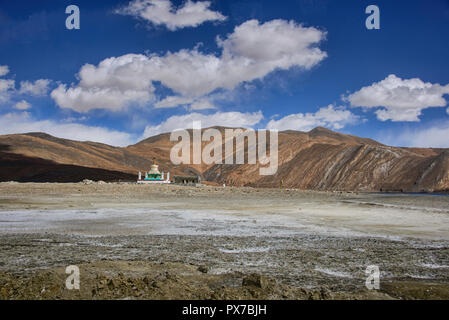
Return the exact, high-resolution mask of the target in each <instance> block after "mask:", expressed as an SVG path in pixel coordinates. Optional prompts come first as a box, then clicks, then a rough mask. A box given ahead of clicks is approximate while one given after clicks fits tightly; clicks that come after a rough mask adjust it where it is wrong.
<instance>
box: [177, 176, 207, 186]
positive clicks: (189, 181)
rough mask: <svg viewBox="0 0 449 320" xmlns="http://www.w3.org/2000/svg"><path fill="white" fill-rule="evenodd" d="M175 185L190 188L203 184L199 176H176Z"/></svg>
mask: <svg viewBox="0 0 449 320" xmlns="http://www.w3.org/2000/svg"><path fill="white" fill-rule="evenodd" d="M173 183H175V184H181V185H188V186H195V185H197V184H199V183H201V178H200V177H199V176H174V177H173Z"/></svg>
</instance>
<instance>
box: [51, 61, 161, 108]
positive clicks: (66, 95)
mask: <svg viewBox="0 0 449 320" xmlns="http://www.w3.org/2000/svg"><path fill="white" fill-rule="evenodd" d="M147 62H148V58H147V57H146V56H143V55H137V54H127V55H124V56H121V57H118V58H109V59H105V60H103V61H102V62H101V63H100V64H99V65H98V67H96V66H93V65H91V64H85V65H84V66H83V67H82V68H81V70H80V72H79V74H78V77H79V78H80V82H79V84H78V86H75V87H70V88H67V87H66V86H65V85H62V84H61V85H59V87H58V88H56V89H55V90H53V91H52V93H51V97H52V98H53V99H54V100H55V102H56V103H57V104H58V105H59V106H60V107H61V108H67V109H73V110H75V111H78V112H88V111H90V110H92V109H108V110H112V111H119V110H122V109H124V108H126V107H127V106H128V105H130V104H132V103H135V104H144V103H147V102H149V101H151V100H152V99H153V98H154V97H153V91H154V87H153V85H152V82H151V80H152V79H151V76H150V75H148V74H147V73H146V72H145V69H144V68H145V65H146V64H147Z"/></svg>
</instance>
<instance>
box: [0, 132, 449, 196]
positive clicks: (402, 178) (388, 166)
mask: <svg viewBox="0 0 449 320" xmlns="http://www.w3.org/2000/svg"><path fill="white" fill-rule="evenodd" d="M213 128H215V129H218V130H219V131H220V132H222V133H223V132H224V130H225V129H228V128H225V127H213ZM232 129H235V128H232ZM203 130H206V128H205V129H203ZM278 136H279V148H278V152H279V168H278V171H277V173H276V174H275V175H273V176H260V175H259V168H260V167H261V166H260V164H256V165H249V164H243V165H224V164H212V165H205V164H200V165H184V164H183V165H179V166H174V165H173V164H172V163H171V161H170V150H171V148H172V146H173V145H175V144H176V143H177V142H172V141H170V134H169V133H162V134H159V135H156V136H153V137H150V138H147V139H144V140H141V141H139V142H137V143H136V144H133V145H130V146H127V147H113V146H110V145H107V144H102V143H97V142H90V141H84V142H82V141H76V140H69V139H62V138H58V137H54V136H51V135H49V134H46V133H42V132H30V133H24V134H10V135H2V136H0V181H8V180H16V181H39V179H42V181H47V180H48V178H46V177H51V179H50V180H48V181H52V182H53V181H58V176H57V175H55V174H53V173H52V170H53V171H55V170H56V169H57V170H56V171H57V172H61V174H63V173H64V172H67V174H70V173H72V174H74V173H73V172H77V171H76V170H78V171H80V172H87V173H88V174H89V176H90V177H93V178H94V179H95V174H96V173H95V172H96V171H95V170H97V171H98V176H99V177H100V176H101V178H102V179H101V180H111V181H112V180H117V179H120V180H122V179H124V180H129V181H132V180H133V178H132V177H133V176H137V172H138V171H145V170H148V168H149V167H150V165H151V164H152V159H153V158H156V160H157V162H158V164H159V165H160V167H161V170H163V171H165V172H167V171H170V172H171V173H172V176H173V175H200V176H201V177H202V178H203V179H204V180H208V181H211V182H215V183H219V184H227V185H235V186H252V187H275V188H278V187H280V186H282V187H285V188H299V189H310V190H341V191H370V192H384V191H387V192H388V191H403V192H440V191H443V192H447V191H449V149H443V148H403V147H391V146H387V145H383V144H381V143H379V142H377V141H375V140H372V139H369V138H362V137H357V136H353V135H347V134H342V133H338V132H334V131H332V130H329V129H326V128H322V127H317V128H315V129H312V130H310V131H309V132H302V131H294V130H286V131H280V132H279V133H278ZM207 143H208V142H203V146H204V145H206V144H207ZM222 147H223V146H222ZM244 151H245V154H246V153H247V151H248V150H247V146H245V150H244ZM234 153H235V152H234ZM223 154H224V153H223ZM13 155H15V156H20V157H22V158H20V157H19V158H20V159H22V160H23V159H27V160H26V161H22V162H21V161H19V160H16V162H17V163H19V162H20V163H23V167H21V168H19V166H13V167H14V168H15V169H14V170H13V169H11V168H12V167H11V165H12V163H14V162H12V160H11V159H12V158H14V156H13ZM16 158H17V157H16ZM19 158H17V159H19ZM29 159H33V160H32V161H31V160H29ZM27 161H28V162H27ZM30 161H31V162H30ZM36 161H37V162H38V163H40V164H42V165H39V166H37V165H36V163H37V162H36ZM39 161H40V162H39ZM26 163H33V166H35V167H36V168H38V169H39V177H42V178H39V177H37V175H33V171H32V170H30V169H29V168H28V169H27V168H26V166H27V164H26ZM28 165H29V164H28ZM61 166H73V167H67V168H66V167H61ZM61 168H63V170H62V169H61ZM68 168H70V170H68ZM11 170H13V171H11ZM45 170H47V171H46V172H44V171H45ZM92 170H93V171H92ZM108 172H111V179H108ZM25 173H26V174H25ZM75 175H76V177H77V178H76V179H75V178H74V179H72V180H74V181H77V180H79V179H81V178H82V177H81V176H80V175H79V174H75ZM46 179H47V180H46ZM70 180H71V179H70V178H68V177H64V176H61V177H60V181H64V182H66V181H70ZM81 180H82V179H81Z"/></svg>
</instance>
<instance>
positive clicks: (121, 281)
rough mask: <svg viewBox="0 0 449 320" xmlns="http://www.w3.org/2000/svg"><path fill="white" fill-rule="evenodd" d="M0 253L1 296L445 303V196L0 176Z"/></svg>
mask: <svg viewBox="0 0 449 320" xmlns="http://www.w3.org/2000/svg"><path fill="white" fill-rule="evenodd" d="M0 248H1V250H0V298H1V299H449V197H448V196H447V195H436V194H434V195H424V194H401V193H398V194H383V193H359V192H320V191H302V190H297V189H285V188H284V189H279V188H277V189H274V188H272V189H269V188H264V189H261V188H251V187H222V186H197V187H187V186H176V185H166V186H164V185H152V186H148V185H136V184H132V183H105V182H92V181H86V182H84V183H83V182H81V183H16V182H5V183H0ZM69 265H76V266H78V267H79V269H80V290H68V289H67V288H66V285H65V281H66V278H67V277H68V275H67V274H66V273H65V268H66V267H67V266H69ZM371 265H375V266H378V267H379V270H380V288H379V290H368V289H367V287H366V279H367V277H368V275H367V273H366V268H367V267H368V266H371Z"/></svg>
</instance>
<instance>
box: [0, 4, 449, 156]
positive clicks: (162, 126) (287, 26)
mask: <svg viewBox="0 0 449 320" xmlns="http://www.w3.org/2000/svg"><path fill="white" fill-rule="evenodd" d="M22 2H23V3H29V2H27V1H22ZM48 2H52V1H48ZM81 2H82V3H81V4H80V8H81V9H80V10H81V15H82V17H83V18H82V19H85V20H87V21H88V22H87V23H86V24H88V25H89V23H90V25H89V27H85V25H86V24H82V27H81V30H79V31H75V32H81V31H83V30H84V29H83V28H90V29H92V30H93V29H94V27H95V26H96V25H95V24H94V23H93V19H92V21H91V20H89V19H90V16H89V15H90V14H92V15H93V16H98V15H100V16H104V17H105V18H104V19H105V21H106V22H107V23H109V24H112V22H114V23H116V24H119V25H121V26H122V27H123V28H125V26H126V27H127V28H128V29H127V30H125V31H122V33H121V34H120V35H121V36H122V37H126V36H127V35H129V33H127V32H128V31H129V30H135V32H134V33H133V36H135V37H136V39H144V40H145V39H151V40H152V41H153V42H155V43H156V44H154V43H152V44H151V45H148V44H144V45H142V49H143V50H140V52H142V53H133V52H139V50H138V48H136V47H134V46H133V45H130V44H129V43H127V42H126V41H125V40H121V41H118V40H116V39H110V40H107V41H106V40H105V41H104V42H103V43H100V45H99V47H96V46H95V45H93V46H92V49H91V48H90V47H88V46H82V45H81V44H83V43H84V42H83V41H85V39H84V38H82V37H77V39H78V41H79V42H81V44H80V46H81V48H82V49H83V51H86V52H89V51H90V50H91V51H92V52H95V53H96V56H97V58H96V59H86V60H84V61H82V62H81V63H78V64H77V63H76V61H78V60H79V59H80V57H76V58H74V59H73V61H75V62H73V63H70V64H72V65H73V67H72V70H73V71H72V72H71V76H70V75H68V74H70V72H68V71H65V72H59V71H57V72H56V71H53V70H52V68H50V70H51V71H53V72H46V70H48V69H45V68H43V69H41V68H39V66H33V67H32V68H30V69H29V70H24V69H22V68H21V67H20V66H19V62H20V60H18V59H16V56H17V55H16V56H15V55H14V53H16V51H17V50H19V49H23V48H30V47H31V46H32V45H34V47H36V43H39V44H38V45H37V47H38V49H37V50H36V52H37V53H39V49H40V51H41V53H40V54H42V52H45V54H47V55H50V56H52V55H53V54H54V53H52V52H50V53H49V50H48V47H51V46H52V44H55V43H56V44H58V43H59V42H61V43H62V47H64V46H67V43H66V42H65V41H67V40H62V39H61V35H64V36H67V33H66V32H69V31H67V30H62V31H61V30H59V31H55V34H54V37H52V35H53V32H52V31H51V30H50V29H51V28H50V27H51V26H53V25H54V24H56V22H57V21H58V20H57V18H56V12H54V11H52V9H51V8H49V7H45V6H44V9H42V8H34V10H33V11H32V12H31V13H25V16H20V15H19V17H18V18H14V14H19V13H17V12H15V11H13V10H12V9H11V11H9V10H6V9H4V8H2V9H0V17H2V16H6V17H7V18H6V19H5V21H7V22H8V21H10V22H9V24H8V23H7V24H6V25H7V27H6V28H5V30H6V31H5V30H3V31H2V32H0V42H2V45H5V49H6V50H5V51H4V52H3V53H2V54H0V134H8V133H23V132H30V131H43V132H47V133H49V134H52V135H55V136H59V137H62V138H70V139H75V140H92V141H98V142H103V143H107V144H111V145H119V146H125V145H129V144H133V143H135V142H137V141H138V140H141V139H143V138H146V137H149V136H151V135H156V134H159V133H162V132H169V131H172V130H175V129H178V128H181V127H184V128H188V127H191V125H192V121H193V120H201V121H202V123H203V124H202V126H203V127H210V126H215V125H220V126H228V127H251V128H256V129H258V128H267V129H278V130H299V131H308V130H311V129H313V128H314V127H316V126H324V127H327V128H329V129H332V130H338V131H340V132H343V133H351V134H355V135H360V136H366V137H370V138H374V139H376V140H379V141H380V142H383V143H387V144H391V145H403V146H422V147H430V146H432V147H449V141H448V139H447V138H446V137H447V135H448V134H449V108H448V107H447V100H446V95H448V94H449V78H448V73H444V70H448V66H447V62H446V63H445V64H444V62H443V63H442V64H441V63H439V64H438V63H437V62H439V61H445V60H444V55H445V53H448V54H449V49H448V46H449V45H448V44H447V43H444V42H441V41H440V38H439V34H435V32H434V30H433V29H430V30H428V31H427V29H429V28H434V27H435V26H436V27H440V28H441V26H443V29H442V30H441V35H443V34H444V32H443V31H444V27H445V26H449V4H448V5H447V6H444V3H443V2H439V1H437V2H436V3H440V6H442V8H443V9H444V10H446V11H444V10H443V11H442V10H441V8H435V11H438V12H433V11H432V15H431V18H432V19H433V21H434V22H435V16H434V15H437V14H441V17H440V20H441V21H440V20H437V22H436V23H434V24H433V25H432V26H431V25H429V26H427V25H425V26H424V31H422V32H423V33H424V35H423V38H422V39H421V38H419V37H418V40H421V42H422V41H425V39H424V37H426V39H427V38H429V34H430V33H431V35H430V36H431V37H433V38H434V39H433V40H435V41H437V42H435V43H436V44H435V46H436V47H438V50H433V51H432V52H431V55H432V57H431V58H432V59H433V61H434V62H433V64H432V61H431V60H430V59H427V60H426V59H425V58H424V57H425V56H426V55H429V53H426V52H425V51H424V50H423V51H421V52H420V55H419V56H418V57H417V58H416V59H418V58H420V59H421V60H418V61H421V63H422V62H426V63H427V66H431V67H432V68H429V69H430V70H429V71H427V70H425V69H424V67H420V66H419V65H418V66H417V64H416V63H414V62H413V61H410V62H409V63H406V62H404V61H400V60H401V59H402V57H403V52H404V51H402V50H403V49H401V48H398V47H397V46H396V47H395V45H394V44H392V43H391V42H392V41H394V40H397V37H394V32H398V31H397V30H396V29H397V28H398V26H395V25H394V23H395V22H394V21H393V20H391V21H389V20H388V13H387V14H385V16H386V18H383V19H384V20H382V21H386V22H384V23H383V24H382V26H385V27H383V28H384V29H388V28H390V29H391V30H393V31H394V32H392V33H393V35H392V34H390V33H388V31H387V32H386V31H384V30H383V29H381V30H376V31H367V30H366V29H364V26H363V23H361V24H360V26H357V28H354V30H352V28H351V30H349V29H348V30H349V31H350V32H352V34H350V35H351V36H352V38H351V40H348V39H349V38H342V34H344V33H346V36H348V30H345V29H344V27H338V28H337V27H335V25H338V21H336V22H334V23H329V22H327V21H325V20H324V19H323V17H322V12H321V11H324V12H325V13H326V15H325V16H326V17H327V18H329V16H330V14H331V13H330V12H334V11H331V10H330V8H326V7H325V5H323V6H324V7H320V6H319V5H316V6H312V8H310V7H307V3H308V2H307V1H299V5H298V10H299V11H301V12H302V11H305V12H307V10H309V11H310V12H311V13H310V14H301V15H299V16H298V17H295V16H289V12H287V11H290V10H287V11H286V12H282V11H280V12H279V17H277V16H274V17H271V16H269V15H268V16H267V14H266V13H265V9H264V8H265V7H264V5H265V6H266V10H267V11H270V10H269V7H270V6H273V2H270V1H264V2H263V5H257V2H254V6H255V7H256V8H258V10H256V11H254V10H253V9H248V8H246V9H245V6H244V5H243V4H242V3H243V2H241V4H242V5H241V7H239V8H238V9H235V8H233V7H232V6H231V7H230V6H228V5H225V4H224V3H223V2H221V1H213V2H210V1H185V2H179V1H178V2H176V3H174V2H171V1H169V0H134V1H131V2H126V1H116V2H114V4H113V5H112V4H111V5H107V6H104V7H95V8H92V11H89V10H87V9H83V7H84V8H85V7H86V6H87V5H83V3H84V2H83V1H81ZM362 2H363V1H362ZM245 3H246V2H245ZM295 3H296V2H292V4H290V5H291V6H294V5H295ZM348 3H350V2H348ZM410 3H411V6H412V7H413V6H415V7H417V8H420V5H422V3H423V2H420V1H411V2H410ZM327 5H328V6H331V5H330V4H327ZM379 5H380V6H381V8H382V7H383V10H382V12H385V11H387V10H388V8H390V9H391V10H392V11H394V10H393V9H396V8H395V7H394V6H393V5H392V4H387V3H386V2H385V1H379ZM363 6H364V4H363V3H362V4H360V5H358V6H355V8H352V7H351V8H350V9H348V10H347V11H348V12H352V11H354V12H357V11H356V10H355V9H358V8H360V9H363ZM348 8H349V7H348ZM346 9H347V8H346ZM415 9H416V8H415ZM39 10H40V11H39ZM42 10H43V11H42ZM54 10H56V9H54ZM222 10H223V12H222ZM410 10H411V9H410ZM36 12H41V13H36ZM42 12H44V13H42ZM255 12H256V13H255ZM387 12H388V11H387ZM399 12H400V11H397V13H399ZM407 13H408V14H409V15H408V17H410V12H407ZM22 14H23V13H22ZM36 14H38V15H39V14H40V16H39V18H36V17H35V16H34V15H36ZM339 14H340V15H342V14H348V17H349V13H347V12H346V13H345V12H344V11H338V12H336V15H337V16H338V15H339ZM414 14H419V12H418V10H417V11H416V12H414ZM86 16H87V17H86ZM351 16H352V18H353V19H354V21H355V20H356V18H358V19H360V21H361V22H364V19H365V18H366V15H365V14H364V12H363V11H362V12H360V13H359V14H358V16H356V15H354V14H352V15H351ZM27 17H28V18H27ZM61 17H62V18H64V17H65V16H64V14H62V15H61ZM236 17H238V18H236ZM246 17H248V18H246ZM249 17H250V18H249ZM404 17H407V15H405V16H404ZM421 17H422V12H421ZM8 19H9V20H8ZM429 19H430V18H429ZM85 20H82V21H85ZM422 20H425V19H422ZM24 21H25V22H24ZM136 21H138V24H137V25H136V24H135V23H136ZM349 21H350V22H352V20H349ZM314 22H315V23H314ZM340 23H341V21H340ZM389 23H390V25H389ZM33 24H37V25H39V26H40V28H41V29H46V30H47V33H48V35H47V36H46V37H47V38H46V39H47V40H45V41H42V38H40V37H41V36H42V35H35V37H36V38H37V39H34V37H32V36H30V38H29V39H27V41H25V42H24V41H23V39H21V37H20V32H19V31H17V30H21V29H26V26H27V25H29V26H30V27H31V26H33ZM43 26H44V27H43ZM392 26H394V27H392ZM97 27H98V26H97ZM418 27H419V28H421V29H423V26H418ZM426 28H427V29H426ZM125 29H126V28H125ZM395 30H396V31H395ZM448 30H449V28H448ZM405 31H406V30H404V32H405ZM372 32H374V33H372ZM376 32H377V33H376ZM427 32H429V34H427ZM17 34H19V35H17ZM72 34H73V33H72ZM72 34H70V35H72ZM83 35H84V36H85V37H88V36H87V35H86V34H83ZM95 35H96V34H95V33H94V34H93V35H89V37H90V38H89V40H90V41H93V40H97V38H95ZM75 36H76V35H75ZM75 36H74V37H75ZM148 37H150V38H148ZM22 38H23V37H22ZM116 38H118V37H116ZM164 38H169V40H167V41H165V39H164ZM416 38H417V37H416V35H415V39H413V38H403V41H404V43H402V45H403V46H404V47H405V49H404V50H410V49H411V48H412V49H415V50H416V48H417V44H416V43H413V42H412V41H415V42H416V41H418V40H417V39H416ZM52 39H57V41H56V40H52ZM184 39H187V40H188V41H187V40H186V41H185V43H182V44H180V45H177V41H180V42H184V41H183V40H184ZM354 39H357V40H358V41H360V43H361V44H362V45H361V46H360V47H361V48H360V49H359V50H360V52H362V53H363V55H364V56H366V55H367V54H368V53H367V51H366V50H365V49H366V48H364V46H365V47H366V46H368V45H370V43H372V42H374V44H375V45H376V44H378V43H388V44H389V45H388V46H385V45H384V46H383V47H382V48H379V47H378V48H377V49H376V50H377V51H375V52H374V53H369V54H372V57H371V59H370V60H369V61H368V62H367V65H366V66H365V68H364V69H360V68H359V69H358V68H356V66H355V64H356V61H354V60H353V59H352V60H351V59H348V58H347V57H346V56H348V57H350V56H351V54H353V53H352V52H353V51H354V48H357V47H353V48H351V49H349V50H348V49H346V48H345V47H346V46H348V43H349V41H354ZM373 39H374V40H373ZM337 40H338V41H340V42H338V41H337ZM406 41H408V42H406ZM427 41H428V40H427ZM116 42H118V43H116ZM144 42H145V41H144ZM409 42H410V43H409ZM101 44H103V45H104V44H109V45H110V46H112V47H113V48H114V50H107V49H103V48H102V47H101ZM45 45H46V47H45ZM71 45H72V46H73V45H74V44H73V43H72V44H71ZM418 45H422V43H418ZM39 46H41V47H39ZM149 46H154V47H153V48H152V49H151V48H148V47H149ZM18 48H19V49H18ZM117 48H119V49H120V50H117ZM373 48H374V47H373ZM373 48H371V49H373ZM392 48H393V49H395V50H396V51H400V53H399V54H396V51H395V50H393V49H392ZM8 49H9V50H10V51H9V52H10V53H9V54H8ZM368 49H369V48H368ZM374 49H375V48H374ZM67 50H69V49H67ZM386 50H391V60H393V63H391V64H388V63H386V62H385V61H384V60H380V59H378V58H376V56H379V55H381V54H384V52H385V51H386ZM109 51H110V52H109ZM108 52H109V53H110V54H108ZM118 52H121V53H122V54H116V53H118ZM368 52H369V51H368ZM20 54H22V55H24V54H23V53H20ZM20 54H19V55H18V56H20ZM66 54H68V55H71V54H72V53H71V52H69V51H66ZM87 55H88V54H87ZM24 56H25V57H26V55H24ZM411 56H412V54H409V56H408V58H409V59H412V58H410V57H411ZM72 57H73V55H72ZM383 58H384V59H387V58H388V57H387V56H383ZM402 60H403V59H402ZM54 61H56V62H55V63H54V69H55V70H58V69H61V66H62V65H63V64H64V63H65V62H66V61H58V60H57V59H56V60H54ZM27 64H28V65H29V64H30V61H28V60H27ZM422 64H423V63H422ZM397 65H399V67H398V66H397ZM76 68H77V69H76ZM337 69H341V70H342V71H343V72H340V73H336V72H335V70H337ZM365 69H366V70H365ZM16 70H18V71H17V73H16ZM50 73H54V74H59V75H60V77H54V76H52V75H51V74H50ZM27 74H29V77H27ZM435 74H437V75H438V76H435ZM332 77H335V78H333V79H334V82H333V84H330V83H329V82H328V80H327V79H328V78H332ZM424 79H425V80H424ZM284 105H285V108H284Z"/></svg>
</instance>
